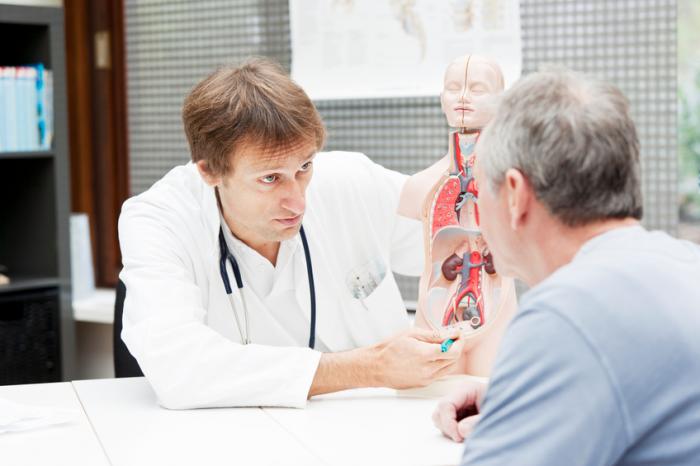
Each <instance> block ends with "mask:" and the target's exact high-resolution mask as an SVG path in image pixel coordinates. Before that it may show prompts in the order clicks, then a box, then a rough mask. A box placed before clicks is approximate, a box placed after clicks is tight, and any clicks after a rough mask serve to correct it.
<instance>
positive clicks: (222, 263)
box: [219, 226, 316, 349]
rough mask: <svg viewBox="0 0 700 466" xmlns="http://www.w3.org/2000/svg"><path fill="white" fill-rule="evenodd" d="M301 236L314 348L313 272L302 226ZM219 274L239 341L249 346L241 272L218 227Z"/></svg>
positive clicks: (310, 335)
mask: <svg viewBox="0 0 700 466" xmlns="http://www.w3.org/2000/svg"><path fill="white" fill-rule="evenodd" d="M299 234H300V235H301V243H302V245H303V246H304V258H305V259H306V273H307V275H308V279H309V296H310V297H311V328H310V330H309V348H312V349H313V347H314V344H315V341H316V287H315V286H314V272H313V268H312V267H311V253H310V252H309V244H308V242H307V241H306V234H305V233H304V227H303V226H302V227H301V229H300V230H299ZM219 252H220V255H219V272H220V273H221V279H222V280H223V282H224V288H225V289H226V294H227V295H228V299H229V302H230V303H231V309H232V310H233V315H234V317H235V318H236V325H237V326H238V332H239V334H240V336H241V341H242V342H243V344H244V345H247V344H250V343H251V340H250V329H249V328H248V306H247V305H246V302H245V296H243V279H242V278H241V270H240V268H239V267H238V262H237V261H236V258H235V257H234V256H233V254H232V253H231V251H230V250H229V248H228V245H227V244H226V238H225V237H224V228H223V226H219ZM226 259H228V261H229V262H230V263H231V268H232V269H233V275H234V277H235V278H236V286H237V287H238V295H239V296H240V298H241V303H242V307H243V318H244V320H245V324H244V325H245V334H244V333H243V326H241V322H240V319H239V318H238V312H237V311H236V304H235V302H234V297H233V288H232V287H231V281H230V280H229V276H228V272H227V271H226Z"/></svg>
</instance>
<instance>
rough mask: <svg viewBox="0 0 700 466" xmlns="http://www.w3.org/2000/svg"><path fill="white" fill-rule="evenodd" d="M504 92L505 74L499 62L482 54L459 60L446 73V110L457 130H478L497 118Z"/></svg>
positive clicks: (463, 57)
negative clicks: (496, 111) (498, 104)
mask: <svg viewBox="0 0 700 466" xmlns="http://www.w3.org/2000/svg"><path fill="white" fill-rule="evenodd" d="M502 91H503V73H502V71H501V67H500V66H498V63H496V62H495V61H493V60H491V59H489V58H485V57H482V56H480V55H465V56H462V57H459V58H456V59H455V60H453V61H452V63H450V64H449V66H448V67H447V70H446V71H445V82H444V86H443V89H442V94H440V102H441V104H442V111H443V113H444V114H445V116H446V117H447V123H448V124H449V125H450V126H451V127H453V128H460V129H464V130H478V129H481V128H483V127H484V126H485V125H486V123H488V121H489V120H490V119H491V117H492V116H493V112H494V111H495V107H496V98H495V97H496V96H497V95H498V94H500V93H501V92H502Z"/></svg>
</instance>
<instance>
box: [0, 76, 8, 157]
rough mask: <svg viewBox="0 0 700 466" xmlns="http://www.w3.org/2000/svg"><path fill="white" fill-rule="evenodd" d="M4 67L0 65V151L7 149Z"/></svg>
mask: <svg viewBox="0 0 700 466" xmlns="http://www.w3.org/2000/svg"><path fill="white" fill-rule="evenodd" d="M5 81H6V78H5V67H4V66H0V152H5V151H7V127H6V125H7V102H5V100H6V99H5V93H6V92H7V91H6V89H5Z"/></svg>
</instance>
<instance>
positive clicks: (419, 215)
mask: <svg viewBox="0 0 700 466" xmlns="http://www.w3.org/2000/svg"><path fill="white" fill-rule="evenodd" d="M449 168H450V158H449V156H448V155H445V156H444V157H443V158H441V159H440V160H438V161H437V162H435V163H434V164H433V165H431V166H429V167H428V168H426V169H425V170H422V171H420V172H418V173H416V174H415V175H413V176H411V177H410V178H409V179H408V181H406V184H405V185H404V187H403V190H402V191H401V198H400V199H399V209H398V214H399V215H402V216H404V217H408V218H413V219H416V220H422V219H423V216H424V213H423V212H422V210H423V205H424V203H425V199H426V198H427V197H428V193H430V191H431V190H432V189H434V187H435V184H436V183H437V182H438V180H439V179H440V177H441V176H442V175H443V174H445V172H447V171H448V170H449Z"/></svg>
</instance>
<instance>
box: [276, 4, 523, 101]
mask: <svg viewBox="0 0 700 466" xmlns="http://www.w3.org/2000/svg"><path fill="white" fill-rule="evenodd" d="M289 9H290V22H291V42H292V77H293V78H294V79H295V80H296V81H297V82H298V83H299V84H301V86H302V87H303V88H304V89H305V90H306V91H307V93H308V94H309V95H310V96H311V98H312V99H339V98H362V97H402V96H421V95H437V94H438V93H439V92H440V90H441V89H442V78H443V72H444V70H445V67H446V66H447V64H448V63H449V62H450V61H451V60H452V59H454V58H455V57H457V56H459V55H464V54H467V53H478V54H481V55H488V56H492V57H493V58H495V59H496V61H498V62H499V63H500V64H501V66H502V68H503V72H504V74H505V78H506V85H509V84H510V83H512V82H514V81H515V80H516V79H517V78H518V77H520V70H521V40H520V11H519V2H518V0H439V1H438V0H290V2H289Z"/></svg>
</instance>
